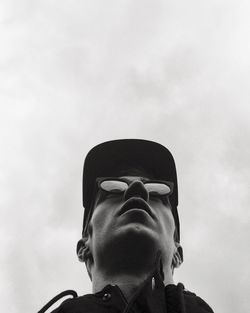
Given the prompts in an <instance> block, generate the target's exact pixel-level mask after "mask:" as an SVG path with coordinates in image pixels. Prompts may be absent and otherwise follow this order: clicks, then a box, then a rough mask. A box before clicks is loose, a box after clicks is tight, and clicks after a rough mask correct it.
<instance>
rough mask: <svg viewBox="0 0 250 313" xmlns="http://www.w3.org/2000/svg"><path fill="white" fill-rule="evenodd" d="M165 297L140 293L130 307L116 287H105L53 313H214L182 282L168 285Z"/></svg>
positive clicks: (64, 304) (76, 299)
mask: <svg viewBox="0 0 250 313" xmlns="http://www.w3.org/2000/svg"><path fill="white" fill-rule="evenodd" d="M164 291H165V292H164V296H165V297H161V295H158V296H159V297H158V296H156V297H154V298H152V297H151V296H149V297H148V295H147V294H141V295H140V296H139V297H138V298H137V299H136V301H135V302H134V304H133V305H132V308H131V309H128V310H127V309H126V308H127V307H128V306H129V304H128V302H127V301H126V299H125V298H124V296H123V294H122V293H121V291H120V289H119V287H118V286H111V285H108V286H106V287H105V288H104V289H103V290H102V291H100V292H98V293H96V294H88V295H85V296H82V297H78V298H75V299H69V300H66V301H64V302H63V303H62V305H61V306H59V307H58V308H57V309H56V310H54V311H53V313H125V312H131V313H139V312H140V313H213V311H212V309H211V308H210V307H209V306H208V304H207V303H206V302H204V301H203V300H202V299H201V298H199V297H197V296H196V295H195V294H194V293H191V292H188V291H185V290H183V285H182V284H178V285H177V286H175V285H168V286H166V287H165V290H164Z"/></svg>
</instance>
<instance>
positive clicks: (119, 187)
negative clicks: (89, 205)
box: [96, 177, 174, 197]
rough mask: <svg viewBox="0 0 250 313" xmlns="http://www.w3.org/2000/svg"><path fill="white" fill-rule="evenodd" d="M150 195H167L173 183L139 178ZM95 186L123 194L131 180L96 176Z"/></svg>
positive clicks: (170, 191)
mask: <svg viewBox="0 0 250 313" xmlns="http://www.w3.org/2000/svg"><path fill="white" fill-rule="evenodd" d="M140 181H141V182H142V183H143V185H144V188H145V189H146V190H147V192H148V193H149V195H151V196H160V197H161V196H169V195H170V194H171V193H172V192H173V187H174V184H173V183H172V182H168V181H161V180H149V179H144V178H143V179H141V180H140ZM96 182H97V186H98V188H99V189H101V190H102V191H105V192H108V193H112V194H124V193H125V192H126V190H127V189H128V188H129V186H130V184H131V183H132V182H128V181H127V180H125V179H121V178H116V177H105V178H97V180H96Z"/></svg>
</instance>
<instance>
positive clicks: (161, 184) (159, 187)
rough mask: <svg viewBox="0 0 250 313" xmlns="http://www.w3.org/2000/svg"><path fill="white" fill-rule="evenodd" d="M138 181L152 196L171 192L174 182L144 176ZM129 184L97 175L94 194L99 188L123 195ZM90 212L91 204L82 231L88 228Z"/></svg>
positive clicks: (167, 194) (165, 194)
mask: <svg viewBox="0 0 250 313" xmlns="http://www.w3.org/2000/svg"><path fill="white" fill-rule="evenodd" d="M140 181H141V182H142V183H143V185H144V188H145V189H146V190H147V192H148V193H149V196H152V197H164V196H169V195H171V194H172V192H173V189H174V183H173V182H170V181H162V180H150V179H146V178H141V179H140ZM130 184H132V182H130V181H127V180H125V179H122V178H117V177H99V178H97V179H96V187H95V192H94V194H96V191H97V190H98V189H99V190H102V191H104V192H106V193H110V194H114V195H115V194H117V195H123V194H124V193H125V192H126V190H127V189H128V188H129V186H130ZM93 203H94V202H93ZM92 213H93V204H92V206H91V210H90V211H89V214H88V217H87V221H86V225H85V227H84V230H83V232H84V233H85V231H86V230H87V228H88V224H89V221H90V219H91V216H92Z"/></svg>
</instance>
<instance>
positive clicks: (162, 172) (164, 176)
mask: <svg viewBox="0 0 250 313" xmlns="http://www.w3.org/2000/svg"><path fill="white" fill-rule="evenodd" d="M134 168H135V169H137V168H139V169H143V171H145V172H146V173H148V174H149V175H150V176H152V177H153V179H157V180H165V181H171V182H173V184H174V188H173V192H172V194H171V195H170V196H169V200H170V203H171V207H172V213H173V217H174V220H175V225H176V231H177V237H178V238H177V240H178V241H179V239H180V224H179V216H178V211H177V206H178V186H177V174H176V167H175V162H174V158H173V156H172V154H171V153H170V151H169V150H168V149H167V148H166V147H164V146H163V145H161V144H159V143H157V142H154V141H149V140H144V139H118V140H112V141H106V142H103V143H101V144H98V145H97V146H95V147H93V148H92V149H91V150H90V151H89V152H88V154H87V156H86V158H85V162H84V167H83V183H82V188H83V189H82V194H83V206H84V209H85V210H84V218H83V232H84V231H85V230H86V226H87V225H88V222H89V220H90V218H91V215H92V208H93V205H94V200H95V194H96V192H97V190H96V179H97V178H98V177H119V176H121V172H124V171H126V170H128V172H129V169H134Z"/></svg>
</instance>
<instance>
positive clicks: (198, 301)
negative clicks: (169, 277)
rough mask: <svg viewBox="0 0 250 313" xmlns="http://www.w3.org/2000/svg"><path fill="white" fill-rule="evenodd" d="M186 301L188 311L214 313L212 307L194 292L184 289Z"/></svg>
mask: <svg viewBox="0 0 250 313" xmlns="http://www.w3.org/2000/svg"><path fill="white" fill-rule="evenodd" d="M183 295H184V301H185V305H186V309H187V312H192V313H213V310H212V309H211V307H210V306H209V305H208V304H207V303H206V302H205V301H204V300H203V299H202V298H201V297H199V296H197V295H196V294H195V293H194V292H191V291H189V290H186V289H184V290H183Z"/></svg>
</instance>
